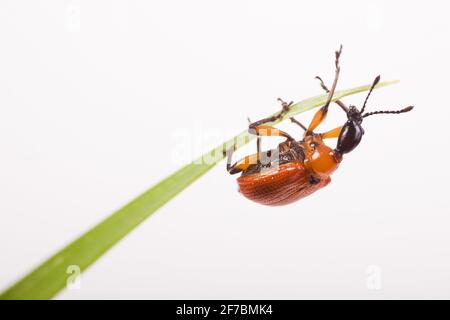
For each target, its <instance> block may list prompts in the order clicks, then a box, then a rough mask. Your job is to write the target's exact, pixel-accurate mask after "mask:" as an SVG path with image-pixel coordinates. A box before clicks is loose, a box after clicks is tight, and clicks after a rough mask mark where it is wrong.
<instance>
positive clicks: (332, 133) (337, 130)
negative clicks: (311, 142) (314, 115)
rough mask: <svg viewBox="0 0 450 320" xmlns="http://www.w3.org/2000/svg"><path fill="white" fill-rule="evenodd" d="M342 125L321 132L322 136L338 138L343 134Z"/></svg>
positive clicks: (324, 137) (323, 137)
mask: <svg viewBox="0 0 450 320" xmlns="http://www.w3.org/2000/svg"><path fill="white" fill-rule="evenodd" d="M341 130H342V126H340V127H337V128H334V129H331V130H329V131H327V132H323V133H321V134H320V137H321V138H322V139H330V138H338V137H339V135H340V134H341Z"/></svg>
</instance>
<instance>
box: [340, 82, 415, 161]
mask: <svg viewBox="0 0 450 320" xmlns="http://www.w3.org/2000/svg"><path fill="white" fill-rule="evenodd" d="M379 81H380V76H377V77H376V78H375V80H374V81H373V83H372V87H371V88H370V90H369V93H368V94H367V97H366V99H365V100H364V104H363V106H362V108H361V111H360V110H358V108H356V107H355V106H350V107H349V108H348V110H347V118H348V120H347V122H346V123H345V124H344V126H343V127H342V129H341V133H340V134H339V138H338V143H337V147H336V151H337V152H339V153H340V154H341V155H343V154H345V153H349V152H350V151H352V150H353V149H355V148H356V147H357V146H358V144H359V143H360V142H361V139H362V136H363V134H364V129H363V128H362V126H361V124H362V121H363V119H364V118H366V117H368V116H371V115H374V114H382V113H391V114H399V113H404V112H408V111H411V110H412V109H413V107H412V106H409V107H406V108H404V109H401V110H396V111H374V112H366V113H364V109H365V108H366V104H367V100H368V99H369V96H370V94H371V93H372V90H373V89H374V88H375V86H376V85H377V84H378V82H379Z"/></svg>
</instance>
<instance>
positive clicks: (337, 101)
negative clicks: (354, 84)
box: [316, 76, 348, 113]
mask: <svg viewBox="0 0 450 320" xmlns="http://www.w3.org/2000/svg"><path fill="white" fill-rule="evenodd" d="M316 79H317V80H319V81H320V86H321V87H322V89H323V90H325V92H326V93H329V92H330V90H329V89H328V88H327V86H326V85H325V83H324V82H323V80H322V78H321V77H319V76H317V77H316ZM334 102H335V103H336V104H337V105H338V106H339V107H341V109H342V110H344V112H345V113H347V112H348V107H347V106H346V105H345V103H343V102H342V101H341V100H336V101H334Z"/></svg>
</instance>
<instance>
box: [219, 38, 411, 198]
mask: <svg viewBox="0 0 450 320" xmlns="http://www.w3.org/2000/svg"><path fill="white" fill-rule="evenodd" d="M341 52H342V46H341V47H340V49H339V50H338V51H336V52H335V67H336V71H335V77H334V81H333V84H332V86H331V88H330V89H328V88H327V87H326V85H325V84H324V82H323V81H322V79H321V78H320V77H317V79H318V80H319V81H320V84H321V86H322V88H323V89H324V90H325V91H326V92H327V93H328V96H327V100H326V102H325V105H324V106H323V107H321V108H320V109H319V110H318V111H317V112H316V113H315V115H314V117H313V119H312V121H311V123H310V124H309V126H308V127H306V126H304V125H303V124H301V123H300V122H299V121H297V120H296V119H295V118H293V117H291V118H290V119H291V121H292V122H293V123H295V124H297V125H298V126H300V127H301V128H302V129H303V130H304V134H303V138H302V140H299V141H297V140H295V139H294V138H293V137H292V136H290V135H289V134H288V133H286V132H284V131H281V130H278V129H276V128H274V127H272V126H270V125H268V123H271V122H274V121H276V120H279V119H281V118H282V117H283V116H285V115H286V114H287V113H288V112H289V108H290V106H291V105H292V102H291V103H286V102H284V101H282V100H281V99H279V100H280V101H281V105H282V110H281V111H280V112H279V113H278V114H277V115H275V116H272V117H268V118H265V119H262V120H259V121H256V122H254V123H251V124H250V125H249V132H250V133H252V134H255V135H256V136H257V140H256V146H257V152H256V154H253V155H250V156H247V157H245V158H243V159H241V160H239V161H238V162H236V163H234V164H233V165H232V164H231V158H232V154H233V151H234V147H233V148H231V149H230V150H228V151H227V156H228V157H227V158H228V159H227V171H228V172H229V173H230V174H236V173H241V176H240V177H239V178H238V179H237V182H238V185H239V191H240V192H241V193H242V194H243V195H244V196H245V197H246V198H248V199H250V200H252V201H255V202H258V203H261V204H265V205H284V204H288V203H292V202H294V201H297V200H299V199H301V198H304V197H306V196H308V195H310V194H311V193H313V192H315V191H317V190H319V189H321V188H323V187H324V186H326V185H327V184H328V183H330V181H331V178H330V175H331V174H332V173H333V172H334V171H335V170H336V169H337V168H338V166H339V164H340V163H341V161H342V159H343V156H344V154H346V153H349V152H351V151H352V150H353V149H355V148H356V147H357V146H358V144H359V143H360V142H361V138H362V136H363V135H364V129H363V128H362V126H361V125H362V122H363V119H364V118H367V117H369V116H372V115H375V114H399V113H404V112H408V111H411V110H412V109H413V107H412V106H409V107H407V108H404V109H401V110H396V111H374V112H365V108H366V104H367V100H368V99H369V96H370V94H371V93H372V90H373V89H374V87H375V86H376V85H377V83H378V82H379V81H380V77H379V76H378V77H376V78H375V80H374V82H373V84H372V86H371V88H370V90H369V93H368V94H367V97H366V99H365V100H364V104H363V106H362V108H361V110H359V109H358V108H357V107H355V106H349V107H347V106H346V105H345V104H344V103H343V102H342V101H340V100H337V101H335V102H336V104H337V105H338V106H339V107H340V108H341V109H342V110H343V111H344V112H345V113H346V115H347V121H346V122H345V124H344V125H342V126H339V127H337V128H334V129H332V130H330V131H327V132H324V133H315V132H314V130H315V129H316V128H317V127H318V126H319V125H320V124H321V123H322V122H323V121H324V120H325V118H326V116H327V113H328V108H329V106H330V103H331V100H332V99H333V94H334V91H335V89H336V85H337V82H338V79H339V72H340V66H339V58H340V56H341ZM261 136H281V137H284V138H286V140H285V141H283V142H281V143H280V144H279V145H278V147H277V148H276V149H273V150H268V151H265V152H262V151H261ZM330 138H337V144H336V147H335V148H334V149H333V148H331V147H329V146H328V145H326V144H325V142H324V139H330ZM274 155H276V156H274ZM267 159H268V160H267ZM263 160H264V161H263Z"/></svg>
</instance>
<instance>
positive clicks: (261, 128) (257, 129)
mask: <svg viewBox="0 0 450 320" xmlns="http://www.w3.org/2000/svg"><path fill="white" fill-rule="evenodd" d="M278 101H280V102H281V107H282V109H281V111H280V112H279V113H278V114H276V115H274V116H271V117H267V118H264V119H261V120H259V121H256V122H253V123H251V124H250V125H249V126H248V131H249V133H251V134H255V135H257V140H256V154H257V155H258V162H259V156H260V154H261V138H260V137H261V136H281V137H285V138H287V139H288V140H294V138H292V137H291V136H290V135H289V134H288V133H286V132H284V131H281V130H278V129H276V128H274V127H272V126H268V125H265V124H266V123H269V122H274V121H277V120H278V119H280V118H282V117H283V116H284V115H285V114H286V113H287V112H288V111H289V107H290V106H291V105H292V104H293V103H294V102H293V101H291V102H289V103H288V102H285V101H283V100H282V99H281V98H278Z"/></svg>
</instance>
